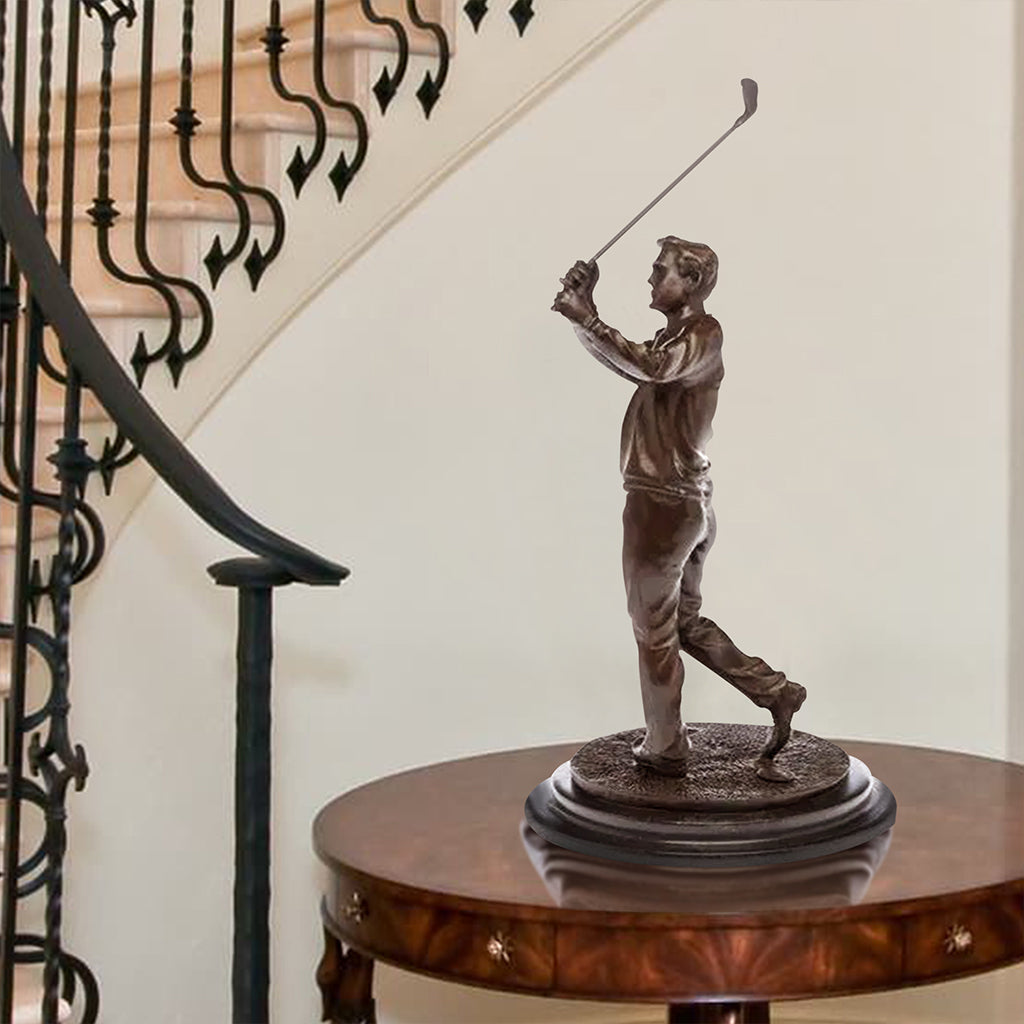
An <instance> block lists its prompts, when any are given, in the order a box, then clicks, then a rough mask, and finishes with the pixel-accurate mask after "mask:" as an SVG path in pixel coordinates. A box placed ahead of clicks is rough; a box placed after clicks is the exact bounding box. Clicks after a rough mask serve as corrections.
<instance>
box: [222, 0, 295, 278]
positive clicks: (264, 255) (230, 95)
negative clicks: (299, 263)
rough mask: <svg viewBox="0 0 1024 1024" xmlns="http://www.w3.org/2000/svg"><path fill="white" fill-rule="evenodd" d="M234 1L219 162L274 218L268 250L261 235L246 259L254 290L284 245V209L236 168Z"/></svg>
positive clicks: (226, 16) (227, 32) (227, 6)
mask: <svg viewBox="0 0 1024 1024" xmlns="http://www.w3.org/2000/svg"><path fill="white" fill-rule="evenodd" d="M234 58H235V0H224V13H223V21H222V25H221V79H220V161H221V167H222V168H223V171H224V176H225V177H226V178H227V180H228V181H230V182H231V184H232V185H234V186H235V188H237V189H239V190H240V191H241V192H244V193H246V194H248V195H253V196H258V197H259V198H260V199H262V200H263V201H264V202H265V203H266V204H267V206H268V207H269V209H270V214H271V216H272V217H273V220H274V236H273V238H272V239H271V242H270V247H269V248H268V249H267V251H266V252H264V251H263V249H262V247H261V246H260V242H259V239H258V238H254V239H253V242H252V248H251V249H250V250H249V255H248V256H247V257H246V258H245V263H244V264H243V266H244V267H245V271H246V273H247V274H248V275H249V283H250V284H251V285H252V290H253V291H255V290H256V288H257V286H258V285H259V283H260V278H261V277H262V276H263V274H264V272H265V271H266V269H267V267H268V266H270V264H271V263H273V261H274V260H275V259H276V258H277V255H278V253H279V252H280V251H281V247H282V246H283V245H284V208H283V207H282V206H281V203H280V202H279V201H278V198H277V196H275V195H274V193H273V192H271V191H270V189H268V188H263V187H262V186H260V185H249V184H247V183H246V182H244V181H242V179H241V177H240V176H239V174H238V172H237V171H236V170H235V164H234V156H233V154H232V151H233V146H232V121H233V117H234V77H235V59H234Z"/></svg>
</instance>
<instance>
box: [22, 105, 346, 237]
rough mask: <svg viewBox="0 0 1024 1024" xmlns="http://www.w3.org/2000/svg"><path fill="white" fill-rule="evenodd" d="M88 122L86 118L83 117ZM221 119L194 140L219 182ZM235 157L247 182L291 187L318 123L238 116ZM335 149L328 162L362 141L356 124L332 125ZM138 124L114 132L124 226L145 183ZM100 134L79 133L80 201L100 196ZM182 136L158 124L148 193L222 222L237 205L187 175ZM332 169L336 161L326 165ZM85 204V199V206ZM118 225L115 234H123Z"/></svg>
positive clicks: (29, 151)
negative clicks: (211, 213)
mask: <svg viewBox="0 0 1024 1024" xmlns="http://www.w3.org/2000/svg"><path fill="white" fill-rule="evenodd" d="M80 123H81V122H80ZM220 131H221V121H220V119H219V118H210V119H208V120H205V121H204V122H203V124H202V125H201V126H200V127H199V128H198V129H197V131H196V134H195V137H194V139H193V141H192V156H193V159H194V161H195V165H196V168H197V169H198V170H199V172H200V174H202V175H204V176H205V177H208V178H211V179H214V180H223V177H224V176H223V174H222V173H221V164H220ZM232 134H233V139H232V142H233V144H232V158H233V163H234V166H235V169H236V170H237V172H238V174H239V176H240V177H241V178H242V180H243V181H245V182H247V183H248V184H252V185H263V186H265V187H267V188H269V189H271V190H272V191H274V192H275V193H280V192H281V191H282V190H283V188H284V186H285V185H287V186H288V189H287V190H288V191H291V184H290V182H287V181H286V179H285V170H286V168H287V165H288V161H289V160H291V158H292V154H293V153H294V151H295V145H296V142H298V143H299V144H300V145H303V150H304V151H306V152H308V151H309V148H310V146H311V143H312V138H313V126H312V122H311V119H310V118H309V116H308V115H304V114H299V113H296V112H295V108H291V110H289V111H288V112H287V113H251V114H238V115H236V116H235V117H234V118H233V119H232ZM328 138H329V140H330V142H329V147H330V148H329V151H328V154H326V155H325V160H327V159H332V160H333V155H332V154H333V153H334V152H335V151H336V150H337V149H338V148H340V147H339V142H341V143H344V142H345V141H347V140H351V139H354V138H355V129H354V127H353V126H352V125H351V124H350V123H348V122H346V123H344V124H339V123H332V124H330V125H329V126H328ZM138 140H139V128H138V125H137V124H124V125H118V126H116V127H115V128H114V129H112V131H111V147H110V195H111V196H112V197H113V199H114V201H115V203H116V204H117V209H118V211H119V213H120V214H121V216H120V217H119V218H118V222H117V223H118V224H120V222H121V221H122V220H124V218H125V217H126V216H127V215H128V213H129V212H130V211H132V209H133V207H134V201H135V186H136V182H137V180H138V175H137V160H138ZM98 147H99V131H98V130H97V129H95V128H80V129H79V130H78V132H76V157H75V195H76V196H77V197H79V199H80V201H81V199H82V198H84V197H90V198H91V197H92V196H94V195H95V194H96V163H97V158H98ZM178 147H179V141H178V136H177V135H176V134H175V132H174V129H173V128H172V127H171V126H170V125H169V124H167V123H165V122H162V121H158V122H154V123H153V124H152V126H151V134H150V149H149V155H150V162H149V194H150V195H151V196H153V197H158V198H159V200H160V201H161V202H179V203H180V202H186V203H189V202H191V203H197V204H198V203H201V204H203V205H204V206H208V207H214V208H218V209H221V210H223V211H224V213H223V215H222V216H219V217H218V218H217V219H224V218H225V217H226V216H228V215H230V214H233V212H234V204H233V203H232V202H231V200H230V199H228V198H227V197H226V196H224V195H223V194H222V193H220V192H216V191H213V190H210V189H205V188H202V187H201V186H199V185H196V184H195V183H193V182H192V181H190V180H189V179H188V177H186V175H185V172H184V171H183V170H182V167H181V162H180V159H179V153H178ZM62 152H63V140H60V141H55V143H54V144H51V148H50V158H49V170H50V194H51V196H57V195H59V194H60V188H61V180H62V170H63V168H62V166H61V161H62V155H61V154H62ZM24 163H25V180H26V181H29V182H31V181H34V180H35V175H36V163H37V161H36V147H35V145H34V144H33V145H32V146H28V147H26V153H25V162H24ZM327 166H328V167H329V166H330V164H327ZM83 205H84V204H83ZM250 206H251V207H252V208H253V210H254V212H255V210H256V208H257V207H263V206H265V204H263V203H261V202H260V201H259V200H256V201H255V202H253V203H251V204H250ZM117 233H118V231H117V228H116V226H115V229H114V231H113V232H112V234H115V235H116V234H117Z"/></svg>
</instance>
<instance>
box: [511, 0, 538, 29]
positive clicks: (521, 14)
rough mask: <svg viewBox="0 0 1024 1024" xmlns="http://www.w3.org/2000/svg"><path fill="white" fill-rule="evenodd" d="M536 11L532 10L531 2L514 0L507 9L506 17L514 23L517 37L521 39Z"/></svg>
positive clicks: (530, 0)
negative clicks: (517, 33) (517, 31)
mask: <svg viewBox="0 0 1024 1024" xmlns="http://www.w3.org/2000/svg"><path fill="white" fill-rule="evenodd" d="M536 13H537V12H536V11H535V10H534V9H533V0H516V2H515V3H514V4H513V5H512V6H511V7H510V8H509V9H508V16H509V17H510V18H511V19H512V20H513V21H514V22H515V23H516V28H517V29H518V30H519V35H520V37H522V35H523V33H524V32H525V31H526V27H527V26H528V25H529V24H530V22H531V21H533V19H534V16H535V15H536Z"/></svg>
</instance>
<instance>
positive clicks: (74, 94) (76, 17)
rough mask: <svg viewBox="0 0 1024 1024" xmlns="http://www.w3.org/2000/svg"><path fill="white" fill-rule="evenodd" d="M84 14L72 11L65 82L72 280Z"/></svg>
mask: <svg viewBox="0 0 1024 1024" xmlns="http://www.w3.org/2000/svg"><path fill="white" fill-rule="evenodd" d="M81 26H82V10H81V8H80V7H79V5H78V4H77V3H72V4H71V6H70V8H69V9H68V56H67V74H66V75H65V78H64V163H63V166H62V168H61V197H60V265H61V266H62V267H63V268H64V273H65V274H66V275H67V276H68V279H69V280H70V278H71V255H72V253H71V250H72V242H73V239H74V224H75V156H76V153H77V149H78V147H77V146H76V144H75V143H76V129H77V127H78V58H79V51H80V49H81V34H82V33H81Z"/></svg>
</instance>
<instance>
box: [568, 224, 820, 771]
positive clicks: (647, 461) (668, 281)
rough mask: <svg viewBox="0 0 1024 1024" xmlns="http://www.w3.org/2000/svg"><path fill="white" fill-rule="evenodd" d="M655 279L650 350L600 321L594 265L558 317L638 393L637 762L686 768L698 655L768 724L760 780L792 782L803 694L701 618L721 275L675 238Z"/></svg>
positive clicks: (630, 430) (626, 547)
mask: <svg viewBox="0 0 1024 1024" xmlns="http://www.w3.org/2000/svg"><path fill="white" fill-rule="evenodd" d="M658 244H659V245H660V246H661V252H660V253H659V255H658V258H657V260H655V262H654V267H653V269H652V271H651V276H650V279H649V280H650V285H651V306H652V308H654V309H656V310H658V311H659V312H661V313H664V314H665V316H666V318H667V320H668V323H667V324H666V326H665V327H664V328H662V330H660V331H658V333H657V334H656V335H655V336H654V339H653V340H652V341H650V342H647V343H645V344H634V343H633V342H631V341H627V340H626V339H625V338H624V337H623V336H622V335H621V334H620V333H619V332H618V331H616V330H614V329H613V328H611V327H609V326H608V325H607V324H605V323H603V322H602V321H601V320H600V319H599V317H598V315H597V307H596V305H595V304H594V286H595V285H596V284H597V278H598V269H597V264H596V263H583V262H578V263H576V264H574V266H573V267H572V268H571V269H570V270H569V271H568V273H567V274H566V275H565V277H564V278H562V284H563V286H564V287H563V289H562V291H560V292H559V293H558V295H557V296H556V297H555V302H554V305H553V306H552V308H553V309H554V310H555V311H556V312H559V313H561V314H562V315H563V316H565V317H566V318H567V319H569V320H571V321H572V322H573V324H574V326H575V328H576V333H577V335H578V336H579V339H580V341H582V342H583V345H584V347H585V348H586V349H587V350H588V351H589V352H590V353H591V354H592V355H593V356H594V357H595V358H596V359H597V360H598V361H599V362H601V363H603V364H604V365H605V366H607V367H608V368H609V369H610V370H614V371H615V373H617V374H619V375H620V376H622V377H625V378H626V379H627V380H630V381H632V382H633V383H635V384H636V385H637V389H636V392H635V394H634V395H633V399H632V401H631V402H630V403H629V408H628V409H627V410H626V418H625V421H624V422H623V425H622V456H621V458H622V476H623V480H624V485H625V489H626V507H625V509H624V511H623V515H622V524H623V546H622V568H623V574H624V576H625V582H626V599H627V605H628V608H629V614H630V617H631V619H632V620H633V633H634V635H635V637H636V642H637V647H638V649H639V655H640V688H641V693H642V695H643V705H644V717H645V720H646V725H647V729H646V734H645V736H644V738H643V740H642V741H641V742H640V743H638V744H637V745H636V746H635V747H634V749H633V756H634V757H635V758H636V760H637V761H638V762H639V763H640V764H642V765H644V766H646V767H648V768H650V769H652V770H653V771H656V772H660V773H662V774H666V775H682V774H684V773H685V771H686V764H687V758H688V754H689V750H690V741H689V739H688V737H687V732H686V727H685V726H684V725H683V723H682V720H681V716H680V699H681V693H682V686H683V663H682V660H681V658H680V651H686V653H687V654H689V655H691V656H692V657H694V658H696V659H697V660H698V661H699V662H701V663H702V664H704V665H706V666H707V667H708V668H710V669H712V670H713V671H714V672H716V673H717V674H718V675H720V676H721V677H722V678H723V679H725V680H726V681H727V682H729V683H731V684H732V685H733V686H735V687H736V688H737V689H738V690H740V691H741V692H742V693H744V694H746V696H747V697H749V698H750V699H751V700H752V701H753V702H754V703H755V704H757V705H758V707H763V708H767V709H768V710H769V711H770V712H771V715H772V722H773V728H772V732H771V736H770V738H769V740H768V743H767V745H766V746H765V748H764V750H763V751H762V752H761V755H760V757H759V758H758V761H757V773H758V775H760V776H761V777H762V778H764V779H768V780H770V781H773V782H788V781H790V780H791V778H792V777H791V776H790V775H789V774H788V773H787V772H785V771H784V770H782V769H781V768H780V767H779V766H778V765H776V764H775V757H776V755H777V754H778V753H779V751H780V750H782V748H783V747H784V746H785V745H786V743H787V742H788V741H789V737H790V722H791V720H792V718H793V715H794V713H795V712H796V711H797V710H798V709H799V707H800V705H801V704H802V703H803V701H804V698H805V697H806V695H807V693H806V690H805V689H804V688H803V687H802V686H800V685H799V684H798V683H793V682H790V681H789V680H788V679H787V678H786V677H785V676H784V675H783V674H782V673H781V672H778V671H776V670H774V669H772V668H770V667H769V666H768V665H767V664H765V662H764V661H762V660H761V659H760V658H755V657H751V656H750V655H747V654H744V653H743V652H742V651H740V650H739V649H738V648H737V647H736V645H735V644H733V642H732V641H731V640H730V639H729V637H728V636H727V635H726V634H725V633H724V632H723V631H722V630H721V629H720V628H719V627H718V626H717V625H716V624H715V623H714V622H712V621H711V620H710V619H707V618H704V617H703V616H701V614H700V606H701V595H700V582H701V575H702V573H703V569H704V560H705V558H706V557H707V554H708V551H709V549H710V548H711V545H712V543H713V542H714V539H715V515H714V512H713V510H712V508H711V478H710V475H709V472H708V470H709V466H710V463H709V462H708V459H707V456H706V455H705V454H704V449H705V446H706V445H707V442H708V441H709V440H710V438H711V421H712V418H713V417H714V414H715V407H716V405H717V403H718V388H719V385H720V384H721V382H722V377H723V376H724V372H725V371H724V367H723V364H722V329H721V327H720V326H719V324H718V321H717V320H715V318H714V317H712V316H709V315H708V314H707V313H706V312H705V311H704V302H705V300H706V299H707V297H708V296H709V295H710V294H711V290H712V289H713V288H714V286H715V281H716V280H717V277H718V257H717V256H716V255H715V254H714V253H713V252H712V251H711V249H709V248H708V247H707V246H706V245H701V244H700V243H698V242H686V241H684V240H683V239H681V238H676V237H675V236H671V235H670V236H669V237H667V238H662V239H660V241H659V243H658Z"/></svg>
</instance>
